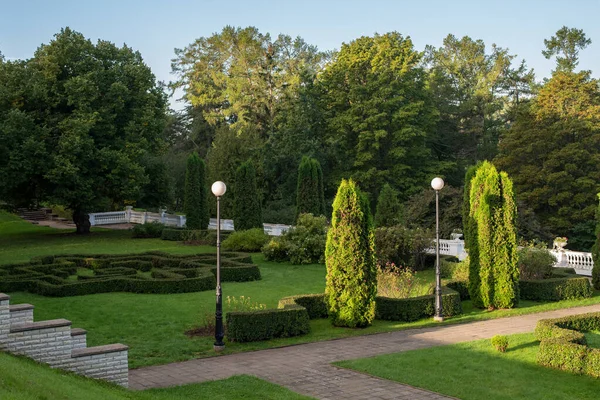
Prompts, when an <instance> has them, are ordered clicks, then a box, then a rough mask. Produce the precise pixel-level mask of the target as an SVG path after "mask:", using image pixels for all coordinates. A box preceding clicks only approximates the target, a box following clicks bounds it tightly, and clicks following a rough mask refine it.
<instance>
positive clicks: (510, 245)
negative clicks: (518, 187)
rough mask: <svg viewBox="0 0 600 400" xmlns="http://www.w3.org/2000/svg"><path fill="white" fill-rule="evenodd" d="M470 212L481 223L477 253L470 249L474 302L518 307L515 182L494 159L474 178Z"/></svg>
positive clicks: (481, 166) (480, 304)
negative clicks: (501, 170)
mask: <svg viewBox="0 0 600 400" xmlns="http://www.w3.org/2000/svg"><path fill="white" fill-rule="evenodd" d="M469 212H470V216H471V217H473V218H474V221H475V223H476V226H477V246H476V247H477V250H476V253H477V254H476V255H474V254H473V253H472V252H470V253H469V255H470V257H469V260H470V272H469V279H470V280H471V279H474V281H472V282H470V285H469V291H470V294H471V300H472V301H473V305H474V306H476V307H480V308H512V307H516V306H517V305H518V302H519V283H518V280H519V269H518V267H517V261H518V258H517V237H516V228H515V218H516V212H517V211H516V205H515V199H514V192H513V184H512V181H511V180H510V178H509V177H508V175H507V174H506V173H505V172H500V173H498V171H497V170H496V168H495V167H494V165H492V164H491V163H490V162H487V161H485V162H483V163H482V164H481V165H480V166H479V168H477V172H476V173H475V176H474V177H473V179H472V180H471V191H470V210H469ZM465 233H466V232H465ZM469 240H473V239H472V237H471V238H470V239H469ZM470 246H471V247H473V243H470Z"/></svg>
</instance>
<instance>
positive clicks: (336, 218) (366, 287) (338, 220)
mask: <svg viewBox="0 0 600 400" xmlns="http://www.w3.org/2000/svg"><path fill="white" fill-rule="evenodd" d="M372 225H373V223H372V218H371V212H370V210H369V202H368V200H367V198H366V196H365V195H363V194H362V193H361V191H360V190H359V188H358V186H357V185H356V184H355V183H354V182H353V181H352V180H348V181H347V180H345V179H344V180H342V183H341V184H340V186H339V188H338V192H337V195H336V197H335V200H334V202H333V214H332V216H331V228H330V229H329V231H328V232H327V244H326V249H325V264H326V266H327V282H326V288H325V292H326V295H327V299H328V304H329V315H330V318H331V320H332V323H333V325H335V326H347V327H351V328H354V327H365V326H368V325H370V324H371V322H372V321H373V319H374V318H375V296H376V294H377V270H376V268H375V252H374V247H375V245H374V235H373V226H372Z"/></svg>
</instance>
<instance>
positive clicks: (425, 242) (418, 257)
mask: <svg viewBox="0 0 600 400" xmlns="http://www.w3.org/2000/svg"><path fill="white" fill-rule="evenodd" d="M432 237H433V234H432V233H431V231H428V230H423V229H419V228H416V229H409V228H405V227H403V226H399V225H398V226H392V227H383V228H377V229H375V253H376V257H377V262H378V263H379V264H382V265H385V264H387V263H393V264H396V265H398V266H403V267H410V268H412V269H414V270H415V271H420V270H422V269H424V268H425V267H426V260H427V253H426V252H425V251H426V250H427V249H428V248H430V247H431V246H432V245H433V243H434V241H433V240H432V239H431V238H432ZM434 258H435V255H434Z"/></svg>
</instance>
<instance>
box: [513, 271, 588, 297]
mask: <svg viewBox="0 0 600 400" xmlns="http://www.w3.org/2000/svg"><path fill="white" fill-rule="evenodd" d="M552 276H553V277H552V278H549V279H538V280H520V281H519V290H520V296H521V299H523V300H536V301H559V300H573V299H584V298H588V297H592V294H593V290H592V287H591V285H590V281H589V279H588V278H586V277H578V276H576V275H572V276H569V275H560V274H554V275H552Z"/></svg>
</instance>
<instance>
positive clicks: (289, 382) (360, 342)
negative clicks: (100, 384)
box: [129, 304, 600, 400]
mask: <svg viewBox="0 0 600 400" xmlns="http://www.w3.org/2000/svg"><path fill="white" fill-rule="evenodd" d="M594 311H600V304H596V305H592V306H585V307H577V308H570V309H563V310H556V311H549V312H544V313H539V314H530V315H524V316H519V317H510V318H500V319H494V320H489V321H480V322H471V323H466V324H459V325H447V326H439V327H432V328H422V329H409V330H404V331H397V332H389V333H380V334H376V335H369V336H359V337H352V338H347V339H339V340H331V341H325V342H317V343H308V344H302V345H297V346H290V347H284V348H278V349H269V350H261V351H255V352H248V353H239V354H232V355H226V356H219V357H212V358H203V359H197V360H191V361H184V362H179V363H173V364H166V365H159V366H153V367H146V368H140V369H134V370H130V371H129V387H130V388H132V389H148V388H156V387H166V386H173V385H184V384H188V383H195V382H204V381H208V380H215V379H225V378H228V377H230V376H232V375H239V374H249V375H254V376H257V377H259V378H262V379H265V380H267V381H270V382H273V383H276V384H278V385H282V386H285V387H287V388H289V389H291V390H293V391H295V392H298V393H301V394H304V395H308V396H313V397H316V398H318V399H350V400H358V399H406V400H408V399H411V400H425V399H427V400H429V399H445V398H447V397H445V396H442V395H440V394H437V393H433V392H429V391H426V390H422V389H417V388H414V387H412V386H408V385H402V384H400V383H396V382H392V381H388V380H385V379H379V378H375V377H371V376H368V375H365V374H361V373H358V372H354V371H349V370H345V369H341V368H337V367H334V366H332V365H331V363H332V362H335V361H341V360H350V359H356V358H363V357H370V356H376V355H380V354H387V353H396V352H401V351H407V350H414V349H422V348H425V347H431V346H441V345H446V344H452V343H458V342H465V341H471V340H476V339H486V338H490V337H492V336H494V335H499V334H504V335H508V334H512V333H524V332H531V331H533V329H534V328H535V325H536V323H537V321H538V320H540V319H544V318H556V317H562V316H566V315H572V314H582V313H587V312H594Z"/></svg>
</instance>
